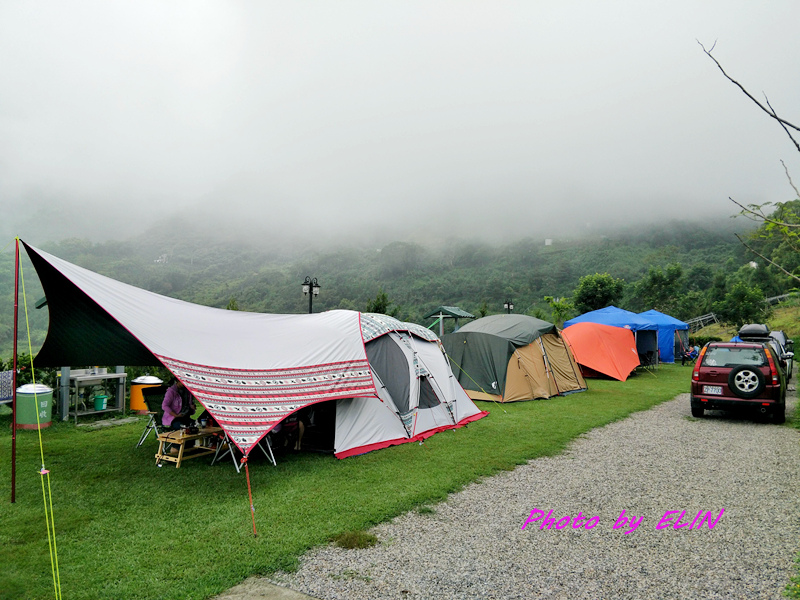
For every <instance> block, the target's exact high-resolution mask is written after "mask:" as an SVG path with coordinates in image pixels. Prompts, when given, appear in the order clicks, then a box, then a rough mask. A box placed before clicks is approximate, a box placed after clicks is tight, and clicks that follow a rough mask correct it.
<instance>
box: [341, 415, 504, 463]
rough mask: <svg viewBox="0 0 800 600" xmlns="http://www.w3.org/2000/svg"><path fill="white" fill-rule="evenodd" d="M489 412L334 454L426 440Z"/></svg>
mask: <svg viewBox="0 0 800 600" xmlns="http://www.w3.org/2000/svg"><path fill="white" fill-rule="evenodd" d="M488 414H489V413H488V412H487V411H485V410H483V411H481V412H479V413H476V414H474V415H472V416H470V417H466V418H464V419H461V421H459V422H458V423H456V424H455V425H442V426H441V427H437V428H436V429H429V430H428V431H425V432H423V433H420V434H418V435H415V436H414V437H411V438H396V439H393V440H385V441H383V442H375V443H374V444H367V445H366V446H358V447H356V448H350V449H349V450H344V451H342V452H336V453H335V454H334V456H335V457H336V458H347V457H348V456H358V455H359V454H366V453H367V452H372V451H373V450H380V449H382V448H388V447H389V446H399V445H400V444H408V443H409V442H419V441H422V440H426V439H428V438H429V437H431V436H432V435H434V434H435V433H439V432H441V431H447V430H448V429H458V428H459V427H464V425H467V424H469V423H472V422H473V421H477V420H478V419H482V418H483V417H485V416H487V415H488Z"/></svg>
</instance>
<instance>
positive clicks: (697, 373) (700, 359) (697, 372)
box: [692, 346, 706, 381]
mask: <svg viewBox="0 0 800 600" xmlns="http://www.w3.org/2000/svg"><path fill="white" fill-rule="evenodd" d="M705 354H706V346H703V349H702V350H700V355H699V356H698V357H697V362H696V363H694V372H693V373H692V379H693V380H695V381H700V364H701V363H702V362H703V357H704V356H705Z"/></svg>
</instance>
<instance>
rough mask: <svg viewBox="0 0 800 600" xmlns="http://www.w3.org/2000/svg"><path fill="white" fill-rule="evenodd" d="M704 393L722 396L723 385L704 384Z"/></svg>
mask: <svg viewBox="0 0 800 600" xmlns="http://www.w3.org/2000/svg"><path fill="white" fill-rule="evenodd" d="M703 393H704V394H711V395H714V396H722V386H721V385H704V386H703Z"/></svg>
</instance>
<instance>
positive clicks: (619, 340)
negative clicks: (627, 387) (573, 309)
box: [561, 321, 639, 381]
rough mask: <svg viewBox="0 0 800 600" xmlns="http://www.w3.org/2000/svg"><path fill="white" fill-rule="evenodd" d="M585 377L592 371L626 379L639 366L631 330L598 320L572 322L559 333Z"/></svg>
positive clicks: (622, 379)
mask: <svg viewBox="0 0 800 600" xmlns="http://www.w3.org/2000/svg"><path fill="white" fill-rule="evenodd" d="M561 336H562V337H563V338H564V341H566V342H567V344H568V345H569V347H570V348H571V349H572V354H573V355H574V356H575V360H576V361H577V363H578V364H579V365H580V367H581V372H582V373H583V375H584V377H586V376H591V375H592V371H594V372H596V373H601V374H603V375H608V376H609V377H613V378H614V379H619V380H620V381H625V380H626V379H627V378H628V375H630V374H631V373H632V372H633V370H634V369H635V368H636V367H638V366H639V355H638V354H637V353H636V340H635V339H634V337H633V332H632V331H631V330H630V329H625V328H624V327H613V326H611V325H601V324H600V323H589V322H588V321H584V322H582V323H575V324H574V325H570V326H569V327H567V328H566V329H565V330H564V331H562V332H561Z"/></svg>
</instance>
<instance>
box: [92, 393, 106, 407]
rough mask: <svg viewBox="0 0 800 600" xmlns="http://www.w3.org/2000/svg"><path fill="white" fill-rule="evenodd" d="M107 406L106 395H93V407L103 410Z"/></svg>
mask: <svg viewBox="0 0 800 600" xmlns="http://www.w3.org/2000/svg"><path fill="white" fill-rule="evenodd" d="M107 408H108V396H102V395H99V394H98V395H97V396H95V397H94V409H95V410H105V409H107Z"/></svg>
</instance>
